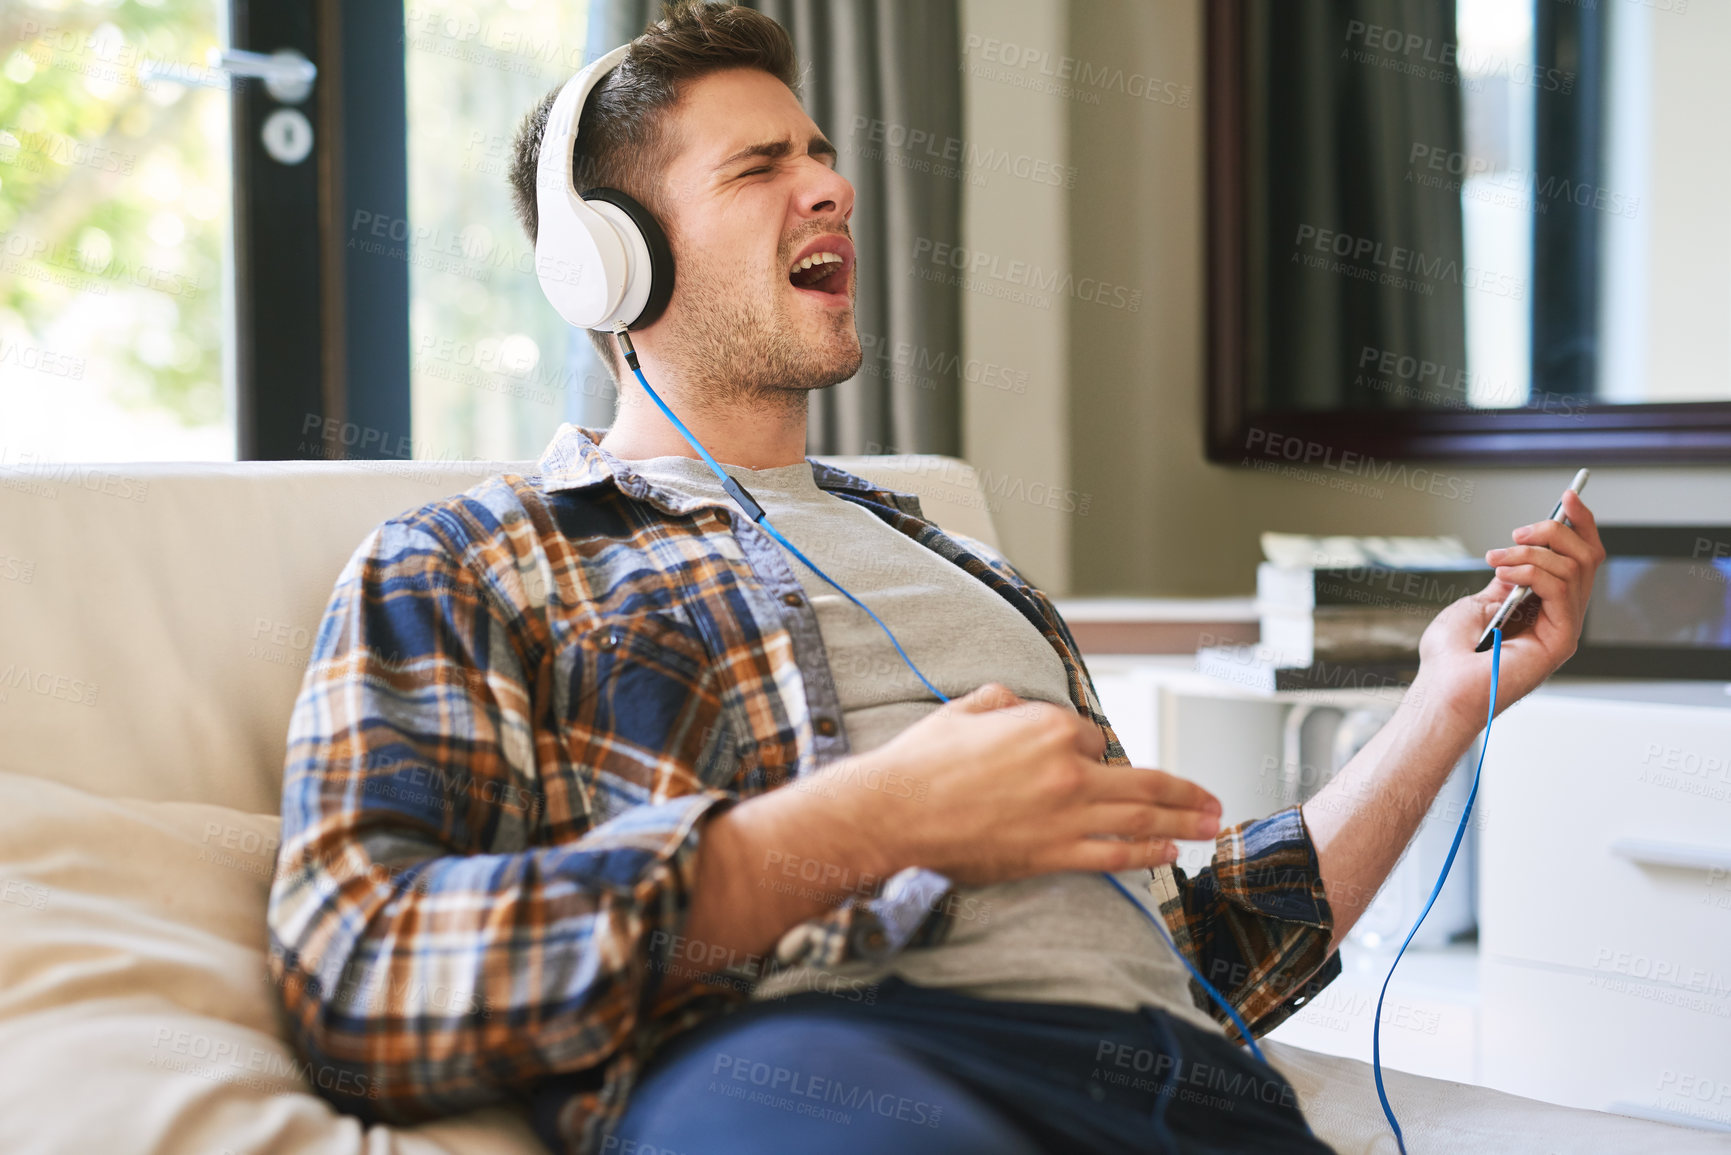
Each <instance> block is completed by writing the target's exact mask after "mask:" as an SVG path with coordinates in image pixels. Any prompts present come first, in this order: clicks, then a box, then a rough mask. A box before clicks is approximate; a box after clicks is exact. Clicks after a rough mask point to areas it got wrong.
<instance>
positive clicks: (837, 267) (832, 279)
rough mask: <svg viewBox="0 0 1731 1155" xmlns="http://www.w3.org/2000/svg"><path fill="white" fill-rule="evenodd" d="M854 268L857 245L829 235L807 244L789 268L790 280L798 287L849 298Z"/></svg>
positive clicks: (789, 281) (788, 276) (788, 277)
mask: <svg viewBox="0 0 1731 1155" xmlns="http://www.w3.org/2000/svg"><path fill="white" fill-rule="evenodd" d="M852 270H853V246H851V245H849V244H848V243H847V242H846V241H845V240H843V239H842V238H839V237H832V238H825V239H821V240H819V241H817V242H814V243H813V244H811V245H809V246H807V249H806V251H805V252H803V253H801V254H800V256H799V259H797V260H796V261H794V263H793V267H792V268H791V269H789V270H788V273H787V280H788V283H789V284H791V285H792V286H793V287H794V288H796V289H805V290H806V291H808V292H813V293H822V294H825V295H826V296H830V297H834V298H840V299H846V298H847V295H848V291H847V290H848V275H849V273H850V272H851V271H852Z"/></svg>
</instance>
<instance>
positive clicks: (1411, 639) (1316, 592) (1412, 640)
mask: <svg viewBox="0 0 1731 1155" xmlns="http://www.w3.org/2000/svg"><path fill="white" fill-rule="evenodd" d="M1262 546H1263V554H1264V556H1265V557H1266V558H1267V560H1266V561H1264V562H1263V563H1262V564H1261V565H1259V566H1258V567H1257V571H1256V609H1257V616H1258V618H1259V619H1260V622H1261V639H1260V641H1259V642H1258V644H1257V645H1255V646H1208V647H1204V648H1202V649H1200V650H1198V651H1197V654H1196V667H1197V669H1198V670H1200V671H1201V672H1203V673H1205V674H1210V675H1213V676H1215V677H1219V678H1224V679H1226V680H1228V681H1232V682H1236V683H1238V684H1240V685H1243V686H1246V687H1247V688H1250V689H1254V690H1261V691H1264V692H1275V691H1280V690H1319V689H1332V690H1350V689H1385V688H1388V687H1398V686H1403V685H1405V684H1406V683H1408V682H1410V681H1412V678H1413V675H1414V674H1416V673H1417V672H1418V643H1419V638H1420V636H1421V635H1423V633H1424V631H1425V627H1426V626H1428V625H1430V623H1431V619H1432V618H1434V617H1436V615H1437V613H1438V612H1439V611H1440V610H1441V609H1442V608H1443V607H1444V606H1446V605H1448V604H1449V603H1451V602H1454V601H1457V600H1458V599H1460V598H1463V597H1466V596H1467V595H1469V594H1474V593H1477V592H1479V591H1480V590H1482V589H1484V587H1485V585H1486V584H1487V583H1489V582H1490V580H1491V577H1492V576H1493V574H1494V571H1493V570H1492V568H1491V567H1490V566H1488V565H1486V564H1485V563H1484V562H1483V561H1482V560H1481V559H1479V558H1475V557H1473V556H1472V555H1471V554H1468V553H1467V552H1466V549H1465V548H1464V547H1463V546H1462V545H1461V543H1460V541H1459V540H1457V539H1455V538H1452V537H1444V538H1312V537H1303V536H1300V535H1293V534H1263V535H1262Z"/></svg>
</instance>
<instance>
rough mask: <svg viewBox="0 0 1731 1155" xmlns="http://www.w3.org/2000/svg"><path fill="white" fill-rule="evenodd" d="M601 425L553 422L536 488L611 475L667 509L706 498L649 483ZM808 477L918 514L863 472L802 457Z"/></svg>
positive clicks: (912, 499)
mask: <svg viewBox="0 0 1731 1155" xmlns="http://www.w3.org/2000/svg"><path fill="white" fill-rule="evenodd" d="M606 433H607V430H605V429H598V428H590V427H587V426H582V425H575V424H573V423H571V422H569V421H567V422H565V423H564V424H562V425H560V426H559V429H558V431H557V432H556V433H554V434H553V440H552V441H550V442H548V444H547V448H546V449H545V450H543V451H542V453H541V457H540V460H539V461H537V462H536V470H537V472H539V473H540V475H541V488H542V489H543V490H545V491H546V492H548V493H559V492H561V491H563V490H567V489H582V488H584V487H586V486H591V485H600V484H603V483H605V482H609V481H611V482H612V483H613V484H614V485H615V486H617V487H618V488H619V489H620V491H622V492H624V493H628V494H630V495H631V496H633V497H638V498H643V499H645V500H648V501H652V502H654V503H655V504H657V505H660V506H663V507H664V508H666V509H667V510H668V511H669V512H673V513H686V512H689V511H690V510H692V509H695V508H698V507H699V506H702V505H704V504H706V502H704V501H702V500H700V499H694V498H688V497H685V496H683V495H679V494H673V493H670V492H668V491H667V490H666V489H664V488H662V487H660V486H653V485H650V484H649V483H648V482H647V481H645V480H644V479H643V478H642V477H641V476H640V475H639V474H638V473H637V472H636V471H635V470H634V469H632V468H631V463H630V462H629V461H625V460H622V459H621V458H618V457H615V456H614V455H613V454H611V453H609V452H608V451H607V450H605V449H603V448H602V447H601V439H602V437H604V436H606ZM806 460H807V461H809V462H810V463H811V472H812V478H813V480H815V481H816V482H817V485H818V488H819V489H823V490H826V491H829V492H835V491H837V490H843V491H846V492H849V493H857V494H859V495H861V496H863V497H869V498H872V499H874V500H876V501H878V502H881V503H883V504H885V505H889V506H893V507H894V508H896V509H899V510H901V511H902V512H903V513H910V514H912V515H913V516H915V517H918V518H920V519H921V520H924V514H923V513H921V512H920V503H919V498H918V497H916V496H915V495H913V494H911V493H904V492H902V491H900V490H895V489H883V488H881V487H879V486H876V485H873V484H872V483H871V482H869V481H867V480H866V479H865V478H863V477H860V476H858V475H856V474H852V473H849V472H848V471H847V470H845V469H841V468H838V467H837V466H834V465H831V464H829V463H828V462H824V461H818V460H817V459H816V458H812V457H807V458H806Z"/></svg>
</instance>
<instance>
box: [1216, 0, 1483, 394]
mask: <svg viewBox="0 0 1731 1155" xmlns="http://www.w3.org/2000/svg"><path fill="white" fill-rule="evenodd" d="M1511 2H1513V0H1511ZM1355 22H1357V23H1355ZM1368 26H1376V27H1378V28H1381V29H1391V30H1392V29H1398V30H1399V31H1400V33H1401V34H1402V35H1403V36H1405V37H1416V38H1417V39H1416V41H1415V40H1408V41H1405V42H1403V43H1411V44H1416V45H1417V47H1415V48H1411V49H1403V50H1397V51H1389V50H1385V49H1382V48H1380V47H1376V46H1369V47H1367V45H1366V44H1365V42H1364V40H1365V38H1364V36H1363V34H1362V33H1360V34H1357V35H1355V34H1354V32H1353V31H1352V30H1354V29H1359V28H1364V27H1368ZM1245 35H1246V43H1245V46H1244V47H1245V83H1246V85H1247V93H1246V96H1247V100H1246V108H1247V112H1248V116H1247V117H1246V120H1247V122H1248V123H1247V126H1246V131H1247V140H1246V189H1245V195H1246V207H1247V217H1248V218H1249V229H1250V232H1249V236H1248V237H1247V242H1248V244H1247V253H1248V257H1247V261H1248V265H1249V267H1248V268H1247V269H1246V276H1247V281H1248V283H1249V287H1250V292H1251V294H1252V297H1251V310H1250V318H1251V324H1252V332H1251V348H1250V350H1249V351H1248V352H1249V356H1250V366H1249V368H1250V372H1249V374H1248V376H1249V380H1250V383H1251V384H1250V390H1251V393H1250V397H1249V401H1250V403H1251V405H1252V407H1253V408H1254V409H1257V410H1260V411H1265V412H1266V411H1279V410H1292V409H1297V410H1309V411H1316V410H1334V409H1410V408H1419V407H1430V406H1437V405H1446V404H1451V403H1452V404H1455V405H1458V404H1460V403H1462V402H1464V400H1465V392H1464V390H1463V389H1462V388H1461V387H1460V385H1459V383H1458V382H1459V381H1460V380H1461V379H1463V376H1464V373H1465V370H1466V316H1465V303H1464V293H1465V292H1467V291H1468V290H1467V289H1466V288H1465V283H1466V281H1467V280H1468V279H1469V274H1468V270H1467V268H1466V261H1465V255H1464V249H1463V243H1462V225H1461V203H1460V189H1459V187H1458V186H1456V187H1453V188H1449V187H1447V186H1446V185H1445V186H1444V187H1440V188H1439V187H1427V186H1425V185H1423V184H1420V183H1416V182H1415V181H1413V180H1411V179H1409V176H1410V175H1413V174H1414V172H1415V169H1414V166H1413V165H1412V164H1411V162H1410V160H1409V157H1410V155H1411V153H1412V150H1413V148H1414V146H1415V144H1422V145H1424V146H1425V147H1426V148H1430V149H1446V150H1447V151H1448V152H1449V153H1459V152H1461V151H1462V148H1463V145H1462V139H1463V133H1462V125H1461V102H1460V88H1459V73H1458V70H1457V69H1456V68H1455V66H1454V64H1453V63H1452V52H1451V51H1449V50H1448V49H1447V48H1446V46H1451V45H1453V44H1454V43H1455V41H1456V36H1455V5H1454V0H1304V2H1294V0H1252V2H1251V3H1250V4H1249V5H1247V11H1246V30H1245ZM1414 69H1417V70H1418V72H1417V73H1416V74H1415V73H1414V71H1413V70H1414ZM1427 171H1429V170H1423V169H1421V170H1419V173H1420V175H1422V173H1423V172H1427ZM1444 177H1445V179H1448V178H1447V174H1446V171H1445V173H1444ZM1306 230H1313V231H1306ZM1324 230H1327V231H1328V232H1331V233H1334V234H1337V235H1344V236H1346V237H1348V238H1350V239H1351V244H1352V248H1351V250H1350V251H1349V253H1348V255H1346V256H1340V255H1337V252H1336V251H1335V250H1333V249H1332V248H1331V250H1330V251H1329V252H1328V253H1326V254H1324V253H1319V252H1318V250H1317V248H1316V247H1315V246H1316V237H1317V236H1318V235H1319V234H1320V233H1322V232H1323V231H1324ZM1301 238H1302V239H1301ZM1366 245H1368V246H1371V248H1369V249H1368V251H1366V250H1365V246H1366ZM1397 250H1400V252H1397ZM1415 254H1422V258H1420V257H1417V256H1415ZM1307 259H1309V260H1310V261H1311V262H1313V263H1312V264H1307V263H1306V260H1307ZM1317 261H1323V262H1331V263H1332V267H1328V268H1319V267H1314V262H1317ZM1403 263H1407V264H1408V265H1409V267H1406V268H1404V269H1402V268H1400V267H1399V266H1400V265H1402V264H1403ZM1382 273H1387V274H1389V275H1390V276H1394V277H1399V278H1403V279H1406V280H1408V281H1410V282H1416V283H1418V284H1419V285H1422V286H1429V288H1428V289H1426V288H1419V289H1415V288H1412V287H1400V286H1394V285H1389V284H1380V283H1378V282H1377V281H1376V280H1374V279H1368V278H1367V277H1366V276H1365V274H1382ZM1366 350H1376V351H1378V352H1379V353H1380V352H1381V351H1385V350H1386V351H1389V352H1392V353H1393V354H1394V355H1395V356H1396V357H1410V358H1414V359H1416V360H1417V361H1421V362H1422V361H1429V362H1432V363H1434V364H1436V365H1439V366H1442V367H1443V368H1442V370H1441V372H1440V373H1439V375H1438V376H1440V377H1441V379H1442V380H1443V381H1444V382H1447V381H1450V380H1451V379H1452V380H1454V381H1455V382H1456V384H1454V386H1453V388H1452V391H1451V390H1448V389H1443V388H1438V387H1437V385H1436V384H1435V382H1434V381H1423V382H1418V381H1414V380H1411V379H1407V380H1402V379H1400V378H1398V377H1395V376H1392V375H1389V374H1384V373H1378V372H1377V371H1376V369H1375V366H1374V364H1369V365H1367V364H1365V358H1366V356H1367V354H1366V352H1365V351H1366ZM1378 382H1380V384H1378ZM1403 386H1404V387H1406V388H1405V389H1403V388H1402V387H1403ZM1421 390H1422V391H1423V393H1424V394H1425V395H1424V396H1415V395H1414V394H1415V393H1418V392H1420V391H1421ZM1451 392H1452V396H1443V395H1444V394H1451Z"/></svg>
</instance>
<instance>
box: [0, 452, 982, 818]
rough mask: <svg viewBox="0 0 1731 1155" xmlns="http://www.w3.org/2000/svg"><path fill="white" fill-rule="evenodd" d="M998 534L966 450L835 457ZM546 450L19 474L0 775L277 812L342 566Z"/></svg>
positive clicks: (3, 587) (4, 543)
mask: <svg viewBox="0 0 1731 1155" xmlns="http://www.w3.org/2000/svg"><path fill="white" fill-rule="evenodd" d="M824 460H826V461H830V462H833V463H834V464H836V465H839V466H841V467H842V468H844V469H847V470H850V471H852V472H854V473H857V474H859V475H861V476H864V477H867V478H869V479H871V480H873V481H876V482H878V483H879V484H882V485H887V486H889V487H892V488H896V489H900V490H903V491H911V492H914V493H917V494H919V495H920V499H921V503H922V505H923V507H924V509H925V511H926V515H927V516H928V517H930V518H931V519H933V520H934V521H936V522H938V523H939V524H940V525H942V526H943V527H944V528H945V529H947V530H953V531H955V532H958V533H963V534H967V535H969V536H972V537H976V538H979V539H981V540H983V541H985V542H987V543H988V544H991V545H994V546H995V545H996V544H997V542H996V540H995V537H994V534H993V530H992V524H991V516H990V513H989V511H988V509H987V506H986V502H985V500H984V495H983V494H982V492H981V489H980V486H979V482H978V479H977V476H976V474H975V472H974V471H973V470H972V469H971V468H970V467H969V466H967V465H966V464H965V463H964V462H961V461H959V460H956V459H955V458H948V457H935V456H901V457H830V458H825V459H824ZM533 470H534V463H533V462H436V463H435V462H412V461H401V462H384V461H380V462H342V461H297V462H266V461H249V462H237V463H224V464H128V465H69V464H64V463H62V464H33V465H27V466H24V467H21V468H12V469H5V470H0V770H9V771H13V772H17V773H24V774H32V775H36V776H38V777H44V778H52V779H55V780H57V781H60V782H64V783H67V784H69V785H72V786H77V787H80V788H82V789H85V790H90V791H93V792H95V793H98V794H107V795H130V796H134V797H141V798H151V799H160V800H165V801H189V802H209V803H216V804H219V805H224V806H231V807H236V808H239V809H242V810H248V811H254V812H262V813H275V812H276V811H277V810H278V808H279V807H280V805H281V789H282V763H283V755H284V751H285V747H286V742H287V734H288V720H289V715H290V712H291V711H292V709H293V706H294V700H295V695H296V694H297V693H298V691H299V689H300V682H301V677H302V674H303V673H304V672H305V668H306V662H307V658H308V655H309V654H310V652H311V649H312V641H313V638H314V636H315V635H316V632H317V628H318V623H319V619H320V616H321V615H322V613H323V611H324V607H325V603H326V601H327V600H328V599H329V597H330V593H331V587H332V585H333V583H334V582H335V580H336V577H337V574H338V573H339V572H340V571H341V570H342V567H343V565H344V563H345V562H347V561H348V559H349V557H350V555H351V554H352V553H353V552H354V549H355V547H356V546H357V545H358V544H359V543H360V541H361V539H362V538H364V537H365V536H366V535H367V533H368V532H369V531H370V530H371V529H372V528H373V527H374V526H376V525H378V524H379V523H380V522H382V521H384V520H385V519H386V518H388V517H391V516H393V515H395V514H398V513H401V512H404V511H406V510H409V509H413V508H414V507H416V506H419V505H422V504H424V503H426V502H429V501H434V500H437V499H439V498H441V497H445V496H448V495H451V494H455V493H460V492H462V491H463V490H465V489H467V488H468V487H469V486H471V485H473V484H475V483H476V482H477V481H479V480H481V479H482V478H484V477H486V476H489V475H491V474H494V473H501V472H513V473H525V474H527V473H531V472H533Z"/></svg>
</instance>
